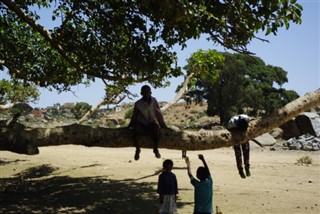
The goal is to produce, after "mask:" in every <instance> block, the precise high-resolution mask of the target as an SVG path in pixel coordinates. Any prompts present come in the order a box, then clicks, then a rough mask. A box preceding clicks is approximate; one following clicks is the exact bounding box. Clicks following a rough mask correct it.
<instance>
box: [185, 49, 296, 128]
mask: <svg viewBox="0 0 320 214" xmlns="http://www.w3.org/2000/svg"><path fill="white" fill-rule="evenodd" d="M199 52H200V53H203V51H199ZM209 53H214V52H212V50H209V51H207V54H209ZM215 55H217V57H218V56H219V58H222V59H223V63H222V64H223V66H221V65H219V66H218V67H216V68H212V69H215V70H216V71H218V73H217V76H218V77H217V79H216V80H214V81H212V80H211V79H208V78H206V77H204V76H203V75H202V70H201V69H199V71H198V73H196V76H195V77H196V78H197V81H196V82H195V83H194V86H193V88H191V90H190V92H189V96H191V97H193V98H195V99H196V100H198V101H203V100H206V101H207V102H208V109H207V113H208V114H209V115H219V116H220V120H221V123H222V124H225V123H226V122H227V121H228V120H229V119H230V117H231V116H232V115H235V114H239V113H243V112H244V111H246V113H248V114H251V115H255V116H256V115H258V114H261V113H263V114H266V113H267V114H269V113H271V112H273V111H274V110H275V109H278V108H280V107H282V106H284V105H285V104H287V103H288V102H290V101H292V100H294V99H296V98H298V97H299V96H298V94H297V93H296V92H295V91H292V90H286V89H283V88H281V86H282V85H283V84H284V83H286V82H287V81H288V79H287V72H286V71H284V70H283V69H282V68H280V67H276V66H271V65H266V64H265V63H264V62H263V60H261V59H260V58H259V57H253V56H248V55H244V54H237V53H236V54H230V53H218V52H215ZM194 56H198V54H193V55H192V56H191V58H193V57H194ZM203 56H205V55H203ZM196 59H197V60H198V62H201V63H200V64H202V62H204V60H206V59H207V58H206V57H204V59H203V60H201V59H199V58H196ZM193 61H194V60H193V59H189V60H188V62H193ZM202 67H204V68H206V66H203V65H202ZM185 68H186V70H187V72H188V73H189V72H192V71H190V69H189V64H188V66H186V67H185ZM204 70H206V69H204ZM191 84H192V83H191Z"/></svg>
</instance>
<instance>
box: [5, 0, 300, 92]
mask: <svg viewBox="0 0 320 214" xmlns="http://www.w3.org/2000/svg"><path fill="white" fill-rule="evenodd" d="M39 10H47V11H48V13H47V17H40V16H39V15H38V11H39ZM301 11H302V7H301V5H299V4H298V3H296V0H290V1H289V0H281V1H278V0H270V1H262V0H260V1H245V0H228V1H222V2H220V1H185V0H178V1H169V0H163V1H155V0H147V1H126V0H110V1H102V0H96V1H91V0H85V1H70V0H43V1H38V0H28V1H22V0H17V1H11V0H1V1H0V69H1V70H4V69H6V70H8V73H9V75H10V76H11V77H12V78H13V79H20V80H23V81H24V82H33V83H35V84H36V85H37V86H41V87H48V88H55V89H57V90H59V91H63V90H69V89H70V86H72V85H77V84H80V83H84V84H87V83H89V82H91V81H95V79H96V78H100V79H102V80H103V81H104V82H105V84H106V85H107V89H108V93H109V95H110V94H111V95H110V96H112V93H113V90H114V91H115V93H116V94H117V93H119V89H120V91H121V90H125V89H126V88H127V86H129V85H132V84H134V83H139V82H143V81H147V82H149V83H150V84H151V85H153V86H154V87H160V86H164V85H166V84H167V80H168V78H170V77H176V76H179V75H181V74H182V72H181V69H180V68H179V67H178V66H177V64H176V62H177V55H176V53H175V52H174V51H172V47H173V46H174V45H180V46H181V47H182V48H184V47H185V46H186V41H188V40H189V39H191V38H199V36H200V35H201V34H206V35H208V39H209V40H211V41H212V42H213V44H214V43H218V44H220V45H222V46H225V47H226V48H228V49H231V50H236V51H239V52H245V53H247V52H248V50H247V48H246V46H247V45H248V43H249V42H250V41H251V40H252V39H254V38H255V35H256V34H257V33H258V32H259V31H263V32H264V33H265V34H266V35H268V34H270V33H273V34H276V33H277V31H278V29H279V28H281V27H283V26H285V27H286V28H287V29H288V28H289V24H290V23H297V24H299V23H301ZM48 18H51V20H52V22H54V23H55V26H54V27H53V28H50V29H47V28H46V26H41V25H40V24H39V21H40V19H48Z"/></svg>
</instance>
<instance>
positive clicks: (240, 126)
mask: <svg viewBox="0 0 320 214" xmlns="http://www.w3.org/2000/svg"><path fill="white" fill-rule="evenodd" d="M250 120H251V118H250V117H249V116H248V115H246V114H240V115H236V116H233V117H231V119H230V120H229V122H228V129H229V130H230V131H241V132H245V131H247V129H248V125H249V121H250ZM233 149H234V154H235V157H236V162H237V168H238V171H239V175H240V177H241V178H246V177H249V176H251V173H250V163H249V160H250V144H249V141H247V142H246V143H244V144H241V145H240V144H237V145H234V146H233ZM241 150H242V151H241ZM242 155H243V162H244V167H245V171H246V174H244V172H243V167H242Z"/></svg>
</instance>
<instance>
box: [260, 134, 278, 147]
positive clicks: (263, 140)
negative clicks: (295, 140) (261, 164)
mask: <svg viewBox="0 0 320 214" xmlns="http://www.w3.org/2000/svg"><path fill="white" fill-rule="evenodd" d="M255 140H256V141H257V142H258V143H259V144H260V145H261V146H262V147H264V146H273V145H274V144H275V143H276V142H277V140H276V139H274V137H272V135H271V134H269V133H265V134H263V135H260V136H259V137H256V138H255Z"/></svg>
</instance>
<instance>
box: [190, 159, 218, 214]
mask: <svg viewBox="0 0 320 214" xmlns="http://www.w3.org/2000/svg"><path fill="white" fill-rule="evenodd" d="M199 159H200V160H201V161H202V163H203V165H204V166H203V167H202V166H200V167H199V168H198V170H197V178H198V179H199V180H197V179H195V178H194V177H193V175H192V173H191V166H190V161H189V158H188V157H186V159H185V160H186V163H187V167H188V175H189V177H190V180H191V184H192V185H193V186H194V214H211V213H213V208H212V195H213V190H212V188H213V181H212V178H211V174H210V171H209V168H208V166H207V163H206V161H205V159H204V157H203V155H201V154H200V155H199Z"/></svg>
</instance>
